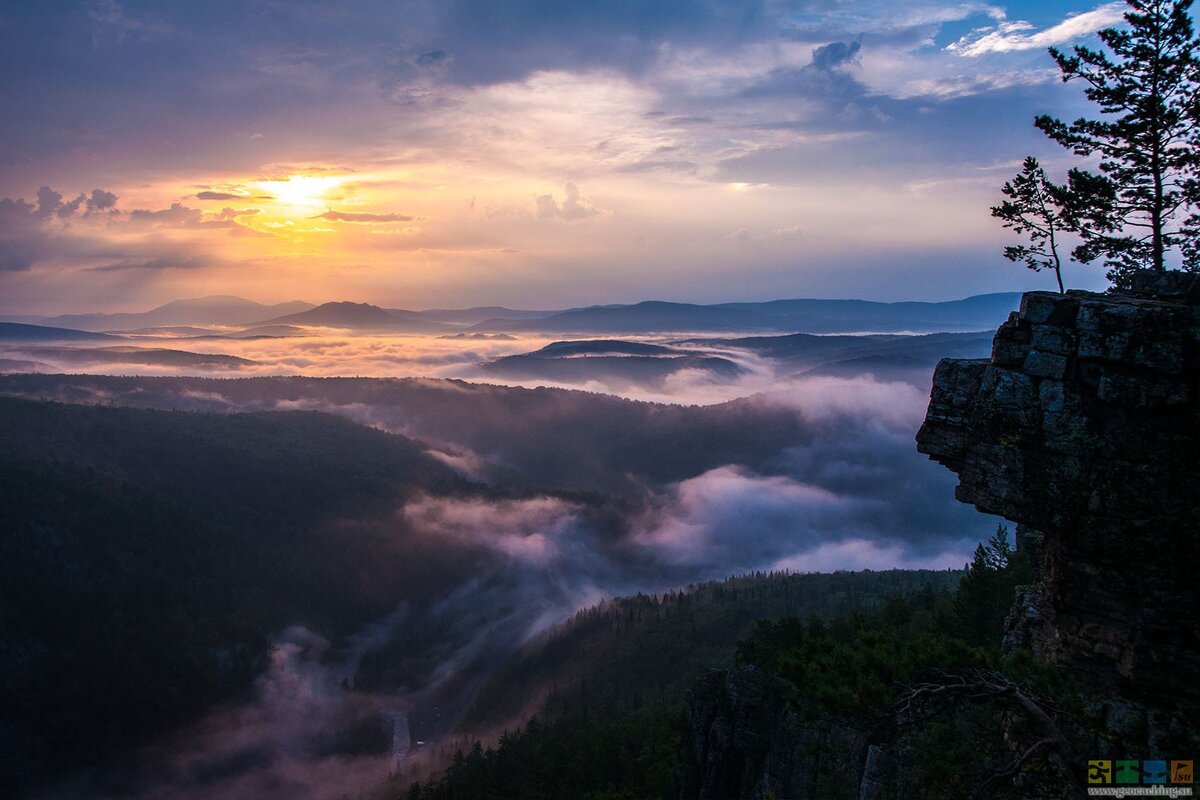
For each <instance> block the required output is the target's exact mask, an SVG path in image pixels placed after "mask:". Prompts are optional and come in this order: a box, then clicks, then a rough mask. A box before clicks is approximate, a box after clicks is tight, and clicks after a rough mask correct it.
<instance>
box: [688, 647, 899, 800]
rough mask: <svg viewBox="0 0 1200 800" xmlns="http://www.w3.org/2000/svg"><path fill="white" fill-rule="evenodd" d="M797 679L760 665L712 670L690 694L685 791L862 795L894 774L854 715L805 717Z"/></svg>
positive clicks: (757, 798) (758, 796)
mask: <svg viewBox="0 0 1200 800" xmlns="http://www.w3.org/2000/svg"><path fill="white" fill-rule="evenodd" d="M792 691H793V687H792V686H791V685H790V684H788V683H787V682H785V681H783V680H780V679H779V678H775V677H773V676H771V675H767V674H766V673H764V672H762V671H761V670H759V669H757V668H755V667H743V668H740V669H736V670H712V671H711V672H710V673H709V674H708V675H706V676H705V677H703V678H701V679H700V680H698V681H696V684H695V685H694V686H693V687H692V689H691V691H689V692H688V695H687V721H688V725H687V728H688V731H689V738H688V740H687V741H685V742H684V747H685V748H686V750H687V752H685V753H684V754H683V759H682V762H683V763H684V764H685V765H687V769H686V772H687V774H685V775H683V776H681V781H680V782H681V784H682V785H683V791H682V796H684V797H703V798H746V800H765V799H766V798H785V797H787V798H800V797H814V798H815V797H821V798H839V797H843V798H861V800H874V799H875V798H877V797H879V796H880V792H881V791H882V789H883V787H884V786H885V784H886V783H887V780H888V778H889V767H890V764H889V763H888V758H887V755H886V754H885V752H884V751H883V750H882V749H881V748H880V747H878V746H875V745H873V744H872V743H871V742H872V738H871V735H870V732H869V731H866V730H863V729H862V727H861V726H860V725H858V724H855V723H853V722H851V721H850V720H842V719H838V718H832V717H829V718H823V719H820V720H808V721H805V720H801V719H800V718H799V717H798V716H797V715H796V712H795V710H794V709H793V708H792V707H791V705H790V704H789V703H788V702H787V698H788V696H789V694H790V693H791V692H792Z"/></svg>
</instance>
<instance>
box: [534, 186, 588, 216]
mask: <svg viewBox="0 0 1200 800" xmlns="http://www.w3.org/2000/svg"><path fill="white" fill-rule="evenodd" d="M535 202H536V205H537V215H538V219H555V218H558V219H567V220H577V219H586V218H587V217H590V216H593V215H595V214H596V213H597V209H596V208H595V207H594V206H592V205H591V204H590V203H589V202H588V201H587V200H585V199H584V198H583V195H582V194H580V192H579V187H578V186H576V185H575V184H574V183H572V182H571V181H567V182H566V183H564V184H563V201H562V203H561V204H560V203H559V202H558V201H556V200H555V199H554V196H553V195H549V194H542V195H538V196H537V197H536V198H535Z"/></svg>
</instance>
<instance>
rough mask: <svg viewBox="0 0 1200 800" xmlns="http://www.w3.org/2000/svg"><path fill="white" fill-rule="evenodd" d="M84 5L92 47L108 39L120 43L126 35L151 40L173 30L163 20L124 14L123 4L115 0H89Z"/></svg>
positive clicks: (140, 39) (143, 40)
mask: <svg viewBox="0 0 1200 800" xmlns="http://www.w3.org/2000/svg"><path fill="white" fill-rule="evenodd" d="M86 7H87V13H88V19H89V20H90V21H91V23H92V47H100V45H102V44H104V43H106V42H109V41H111V42H117V43H120V42H123V41H125V39H126V38H127V37H128V38H132V39H134V40H136V41H139V42H151V41H155V40H157V39H163V38H166V37H168V36H170V35H171V34H172V33H173V32H174V28H172V27H171V26H170V25H168V24H167V23H165V22H160V21H157V20H151V19H148V18H145V17H137V16H132V15H129V14H126V13H125V8H124V6H122V5H121V4H120V3H118V2H116V0H89V2H88V3H87V4H86Z"/></svg>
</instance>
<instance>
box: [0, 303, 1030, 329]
mask: <svg viewBox="0 0 1200 800" xmlns="http://www.w3.org/2000/svg"><path fill="white" fill-rule="evenodd" d="M1019 303H1020V294H1019V293H1017V292H1005V293H1000V294H985V295H977V296H975V297H968V298H966V299H965V300H953V301H949V302H941V303H924V302H903V303H878V302H872V301H868V300H816V299H800V300H772V301H768V302H762V303H719V304H715V305H697V304H693V303H672V302H664V301H658V300H648V301H645V302H641V303H635V304H633V305H607V306H588V307H586V308H570V309H566V310H562V311H530V310H521V309H509V308H503V307H500V306H485V307H477V308H468V309H457V310H456V309H431V310H427V311H410V310H407V309H401V308H382V307H380V306H376V305H371V304H369V303H352V302H330V303H323V304H321V305H317V306H314V305H313V304H311V303H305V302H301V301H292V302H289V303H279V304H276V305H263V304H261V303H255V302H253V301H251V300H246V299H244V298H240V297H232V296H226V295H218V296H213V297H201V298H196V299H190V300H176V301H174V302H171V303H167V304H166V305H163V306H159V307H158V308H155V309H151V310H150V311H145V312H140V313H120V314H66V315H62V316H57V317H47V318H41V317H22V318H20V319H21V321H22V322H26V323H35V324H37V325H46V326H52V327H58V328H71V329H77V330H84V331H139V330H146V329H150V328H168V327H175V328H180V327H183V326H205V325H207V326H223V327H228V326H237V327H242V328H245V329H247V331H246V332H247V333H250V334H251V335H258V332H257V329H258V328H260V327H262V326H280V325H287V326H308V327H333V328H349V329H353V330H363V331H391V332H397V333H443V334H444V333H450V332H455V331H468V332H473V333H487V332H497V333H514V332H537V333H552V334H596V333H605V334H648V333H678V332H688V331H694V332H697V333H700V332H707V333H722V332H728V333H819V334H831V333H864V332H878V333H889V332H898V331H911V332H916V333H934V332H939V331H972V330H984V329H989V328H995V327H996V326H997V325H998V324H999V323H1000V322H1002V321H1003V320H1004V319H1005V318H1006V317H1007V316H1008V314H1009V313H1010V312H1012V311H1014V310H1016V308H1017V306H1018V304H1019ZM13 324H15V323H13ZM275 330H279V329H278V328H275ZM209 333H210V334H211V333H212V332H211V331H210V332H209Z"/></svg>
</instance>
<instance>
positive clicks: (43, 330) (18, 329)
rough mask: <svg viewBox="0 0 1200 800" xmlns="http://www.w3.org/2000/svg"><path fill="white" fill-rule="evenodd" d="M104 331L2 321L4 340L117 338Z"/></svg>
mask: <svg viewBox="0 0 1200 800" xmlns="http://www.w3.org/2000/svg"><path fill="white" fill-rule="evenodd" d="M117 338H118V337H116V336H109V335H108V334H104V333H92V332H91V331H77V330H72V329H71V328H51V327H48V326H46V325H27V324H25V323H23V322H0V341H2V342H92V341H103V340H106V339H113V340H115V339H117Z"/></svg>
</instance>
